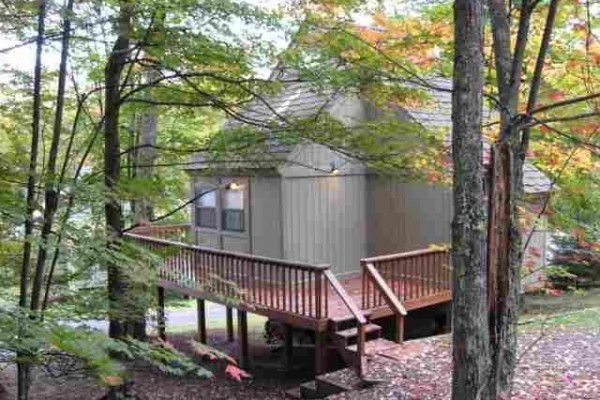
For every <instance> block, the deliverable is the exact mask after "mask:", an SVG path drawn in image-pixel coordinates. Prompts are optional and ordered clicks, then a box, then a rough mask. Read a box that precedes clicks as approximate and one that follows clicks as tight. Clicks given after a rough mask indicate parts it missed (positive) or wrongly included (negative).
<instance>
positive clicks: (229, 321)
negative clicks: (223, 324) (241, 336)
mask: <svg viewBox="0 0 600 400" xmlns="http://www.w3.org/2000/svg"><path fill="white" fill-rule="evenodd" d="M226 314H227V341H228V342H233V309H232V308H231V307H227V310H226Z"/></svg>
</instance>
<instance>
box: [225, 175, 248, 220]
mask: <svg viewBox="0 0 600 400" xmlns="http://www.w3.org/2000/svg"><path fill="white" fill-rule="evenodd" d="M221 216H222V220H221V224H222V229H223V230H225V231H238V232H242V231H243V230H244V190H243V186H242V185H241V184H240V183H239V182H235V181H233V182H231V183H229V184H228V185H227V186H226V187H225V189H223V192H222V208H221Z"/></svg>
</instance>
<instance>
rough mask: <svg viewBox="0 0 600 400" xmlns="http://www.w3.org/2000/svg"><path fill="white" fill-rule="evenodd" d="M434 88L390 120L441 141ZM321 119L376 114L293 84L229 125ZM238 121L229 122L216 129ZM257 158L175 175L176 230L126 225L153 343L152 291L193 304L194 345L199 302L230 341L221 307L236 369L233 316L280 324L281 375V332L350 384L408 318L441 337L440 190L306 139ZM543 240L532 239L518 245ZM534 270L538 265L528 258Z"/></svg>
mask: <svg viewBox="0 0 600 400" xmlns="http://www.w3.org/2000/svg"><path fill="white" fill-rule="evenodd" d="M436 85H437V86H438V87H439V86H440V85H445V87H446V88H447V89H448V91H442V92H436V93H433V94H432V97H433V102H432V105H431V106H430V107H428V108H422V109H411V108H401V107H396V108H395V109H394V113H395V114H394V115H395V116H397V118H402V119H410V120H412V121H415V122H417V123H418V124H419V125H420V126H421V127H422V129H424V130H425V129H447V130H448V131H450V125H451V118H450V115H451V101H450V92H449V89H450V83H449V82H448V81H444V80H440V81H438V82H436ZM322 112H326V113H328V114H329V116H330V117H331V118H333V119H335V120H337V121H339V122H341V123H343V124H344V125H345V126H352V125H353V124H357V123H360V121H365V120H369V119H375V118H378V117H379V116H380V115H381V114H380V111H379V110H377V109H376V108H375V107H373V105H371V104H369V103H368V102H366V101H364V100H363V99H362V98H361V96H360V95H359V94H349V93H335V92H332V91H321V92H317V91H315V90H314V89H312V88H311V86H309V85H307V84H305V83H301V82H293V83H285V84H283V85H282V88H281V91H280V92H278V93H277V94H274V95H272V96H271V97H270V98H269V99H268V101H266V102H264V101H262V100H261V101H256V102H254V103H252V104H251V105H250V106H249V107H248V108H247V109H246V110H244V112H243V113H242V114H241V116H242V118H240V119H242V120H244V121H248V122H250V123H251V122H252V121H265V120H269V119H272V118H276V117H280V116H281V115H285V116H289V117H295V118H308V117H310V116H311V115H314V114H315V113H322ZM241 123H242V122H240V121H237V120H236V121H229V122H227V125H226V128H227V127H230V128H232V129H235V128H236V127H239V124H241ZM266 148H267V150H266V151H265V152H263V153H261V154H256V153H252V154H246V155H244V156H236V157H231V159H227V160H223V159H219V160H214V159H212V158H210V157H208V156H207V155H206V154H196V155H194V156H193V159H192V161H191V162H190V163H189V164H188V167H187V172H188V174H189V176H190V199H191V200H192V201H190V207H191V210H190V211H191V216H192V219H191V221H190V223H189V224H185V225H176V226H164V225H163V226H140V227H137V228H135V229H133V230H132V231H130V232H128V233H126V234H125V235H124V236H125V239H126V240H129V241H132V242H134V243H135V244H136V245H137V246H139V247H141V248H143V249H144V252H148V253H152V254H153V255H154V256H158V260H159V264H158V281H157V286H158V322H159V324H158V326H159V331H160V334H161V336H164V335H165V329H164V327H165V319H164V296H165V290H173V291H176V292H178V293H182V294H185V295H188V296H191V297H193V298H196V299H197V308H198V312H197V323H198V336H199V339H200V341H202V342H206V341H207V335H206V309H205V302H206V301H212V302H216V303H220V304H222V305H225V306H226V307H227V336H228V338H229V339H230V340H234V332H233V310H234V309H235V310H236V314H237V320H238V323H237V328H238V338H239V340H240V349H241V350H240V355H239V356H240V362H241V365H242V366H247V365H248V364H249V363H250V359H249V356H248V354H249V350H248V324H247V313H255V314H259V315H262V316H265V317H267V318H268V319H269V321H277V322H278V323H280V324H282V325H283V328H284V329H283V331H284V352H283V356H284V359H285V364H286V365H287V366H288V367H289V366H291V365H292V364H293V362H292V361H291V360H292V359H293V353H294V352H293V348H294V346H293V337H294V333H295V332H298V331H303V332H306V331H308V332H310V333H311V335H312V342H313V344H314V356H315V366H314V371H315V374H320V373H323V372H325V371H327V370H328V369H330V368H331V366H332V365H331V361H332V358H331V357H330V356H331V355H332V352H334V353H333V354H337V355H338V356H339V357H338V358H340V357H341V360H342V361H343V362H344V363H345V364H346V365H347V366H349V367H352V368H355V369H356V370H357V372H358V374H359V375H361V374H362V368H363V364H364V356H368V355H369V354H374V352H377V351H379V350H378V349H382V348H389V347H390V346H391V345H398V346H401V343H402V342H403V340H404V338H405V333H406V332H408V331H410V330H411V329H414V328H419V327H421V326H422V325H423V321H422V320H421V321H419V320H418V318H419V317H418V316H419V315H420V313H429V312H431V314H430V317H431V318H430V319H437V318H438V316H439V313H438V311H440V310H441V312H442V316H443V321H442V323H443V324H445V329H448V328H449V327H448V324H449V319H448V315H447V312H448V310H449V308H450V307H449V305H450V299H451V260H450V252H449V249H448V247H447V246H440V245H444V244H446V245H447V244H448V243H449V242H450V226H451V224H450V223H451V219H452V194H451V190H450V188H448V187H446V186H442V185H433V184H428V183H423V182H408V181H402V180H400V179H398V178H394V177H391V176H385V175H382V174H379V173H376V172H375V171H372V170H370V168H369V167H368V166H366V165H365V164H363V163H362V162H360V161H359V160H356V159H353V158H352V157H348V156H347V155H345V154H342V153H341V152H339V151H334V150H332V149H331V148H329V147H327V146H325V145H323V144H319V143H314V142H310V141H303V142H302V143H300V144H294V145H289V144H286V143H283V142H282V141H280V140H270V141H267V143H266ZM415 151H416V150H415ZM483 151H484V155H485V154H486V151H487V150H486V149H483ZM484 159H485V158H484ZM551 187H552V185H551V182H550V181H549V180H548V179H547V178H546V177H545V176H544V175H543V174H542V173H541V172H540V171H539V170H537V169H536V168H535V167H534V166H533V165H531V164H526V167H525V189H526V192H527V196H528V197H529V198H531V200H532V202H533V203H536V202H537V203H536V204H538V203H539V202H540V201H541V199H543V198H544V193H546V192H548V191H549V190H550V189H551ZM543 240H544V237H543V236H540V235H538V234H537V233H536V235H534V239H533V240H532V242H536V241H538V242H541V241H543ZM542 244H543V243H542ZM432 245H438V246H432ZM156 260H157V257H153V258H152V262H156ZM149 262H150V261H149ZM534 262H539V263H542V262H544V260H543V259H542V257H539V256H537V258H536V259H535V260H534ZM411 318H413V319H412V320H411ZM425 322H427V323H428V322H430V321H425ZM436 323H437V321H436ZM384 328H385V329H384ZM384 332H385V334H384ZM382 335H383V336H387V338H382V337H381V336H382ZM389 339H393V340H389Z"/></svg>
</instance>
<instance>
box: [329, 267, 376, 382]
mask: <svg viewBox="0 0 600 400" xmlns="http://www.w3.org/2000/svg"><path fill="white" fill-rule="evenodd" d="M323 275H324V276H325V279H326V280H327V281H328V282H329V283H330V284H331V287H333V290H335V292H336V293H337V294H338V296H340V298H341V299H342V301H343V302H344V304H345V305H346V307H348V309H349V310H350V312H351V313H352V315H353V316H354V318H356V321H357V328H358V337H357V341H356V350H357V351H356V354H357V363H356V368H357V373H358V376H359V377H360V378H362V376H363V368H362V356H363V355H364V353H365V341H366V331H365V325H366V324H367V319H366V318H365V315H364V314H363V312H362V311H361V310H360V309H359V308H358V306H357V305H356V303H354V300H352V297H350V295H349V294H348V292H346V289H344V287H343V286H342V285H341V284H340V281H338V279H337V278H336V277H335V275H334V274H333V272H331V270H329V269H327V270H325V271H324V272H323ZM325 301H328V299H325Z"/></svg>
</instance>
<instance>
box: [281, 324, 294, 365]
mask: <svg viewBox="0 0 600 400" xmlns="http://www.w3.org/2000/svg"><path fill="white" fill-rule="evenodd" d="M293 352H294V327H293V326H292V325H290V324H285V344H284V352H283V356H284V363H285V370H286V371H291V370H292V356H293Z"/></svg>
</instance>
